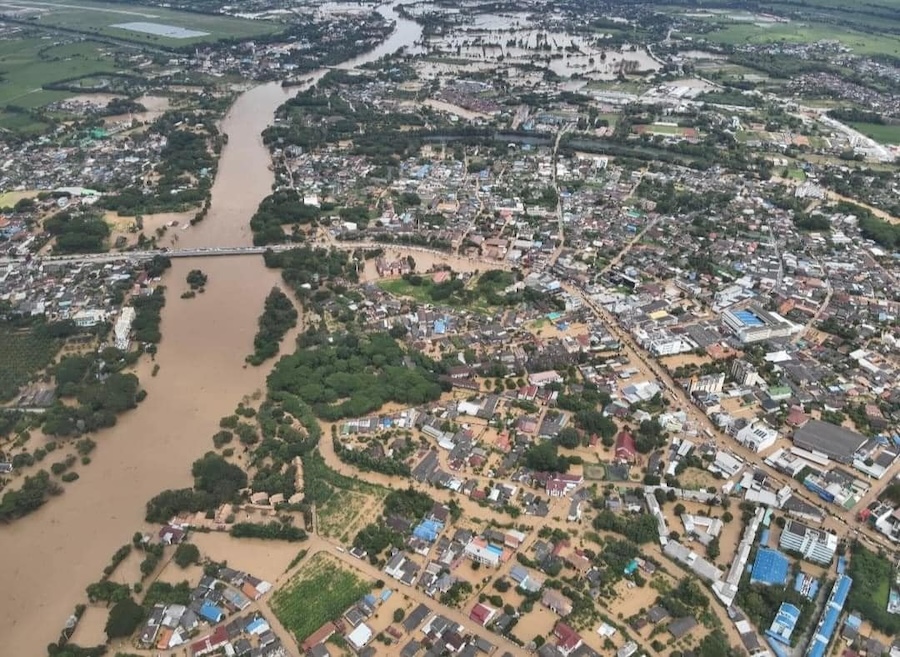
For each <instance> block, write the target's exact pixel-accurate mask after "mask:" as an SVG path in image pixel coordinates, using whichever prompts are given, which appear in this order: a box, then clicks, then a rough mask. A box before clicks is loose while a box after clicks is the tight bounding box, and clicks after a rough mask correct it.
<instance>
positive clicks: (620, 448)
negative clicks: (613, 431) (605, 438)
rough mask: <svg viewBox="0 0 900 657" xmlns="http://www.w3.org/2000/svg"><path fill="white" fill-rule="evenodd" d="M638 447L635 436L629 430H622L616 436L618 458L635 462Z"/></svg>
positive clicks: (627, 461)
mask: <svg viewBox="0 0 900 657" xmlns="http://www.w3.org/2000/svg"><path fill="white" fill-rule="evenodd" d="M636 456H637V449H636V448H635V446H634V436H632V435H631V434H630V433H629V432H627V431H624V430H623V431H620V432H619V435H618V436H616V460H617V461H623V462H625V463H634V459H635V457H636Z"/></svg>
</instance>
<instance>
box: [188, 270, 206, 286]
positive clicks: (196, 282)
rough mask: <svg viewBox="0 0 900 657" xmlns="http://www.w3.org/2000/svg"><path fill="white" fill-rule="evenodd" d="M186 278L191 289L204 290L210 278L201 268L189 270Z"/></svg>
mask: <svg viewBox="0 0 900 657" xmlns="http://www.w3.org/2000/svg"><path fill="white" fill-rule="evenodd" d="M186 280H187V284H188V285H189V286H190V288H191V290H202V289H203V288H204V287H205V286H206V281H207V280H209V277H208V276H207V275H206V274H204V273H203V272H202V271H201V270H200V269H192V270H191V271H189V272H188V275H187V278H186Z"/></svg>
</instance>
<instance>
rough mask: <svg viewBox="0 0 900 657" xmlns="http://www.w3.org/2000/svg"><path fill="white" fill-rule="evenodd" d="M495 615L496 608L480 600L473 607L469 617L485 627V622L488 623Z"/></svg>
mask: <svg viewBox="0 0 900 657" xmlns="http://www.w3.org/2000/svg"><path fill="white" fill-rule="evenodd" d="M493 615H494V610H493V609H491V608H490V607H488V606H487V605H483V604H481V603H480V602H479V603H478V604H477V605H475V606H474V607H472V611H470V612H469V618H470V619H471V620H473V621H475V622H476V623H478V624H479V625H481V626H482V627H484V625H485V623H487V622H488V621H489V620H490V619H491V616H493Z"/></svg>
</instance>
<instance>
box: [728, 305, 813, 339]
mask: <svg viewBox="0 0 900 657" xmlns="http://www.w3.org/2000/svg"><path fill="white" fill-rule="evenodd" d="M722 321H723V322H724V324H725V326H726V327H728V329H729V330H730V331H731V332H732V333H734V334H735V336H737V339H738V340H740V341H741V342H743V343H745V344H746V343H748V342H759V341H760V340H769V339H771V338H786V337H788V336H790V335H793V334H794V333H796V332H798V331H800V330H802V328H803V327H802V326H798V325H797V324H794V323H793V322H789V321H788V320H786V319H785V318H784V317H782V316H781V315H778V314H776V313H771V312H769V311H767V310H763V309H762V308H760V307H758V306H751V307H750V308H747V309H746V310H726V311H725V312H723V313H722Z"/></svg>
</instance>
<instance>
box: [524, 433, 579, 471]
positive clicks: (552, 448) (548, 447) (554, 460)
mask: <svg viewBox="0 0 900 657" xmlns="http://www.w3.org/2000/svg"><path fill="white" fill-rule="evenodd" d="M525 465H526V466H528V467H529V468H531V469H532V470H536V471H538V472H565V471H566V470H568V469H569V461H568V459H565V458H560V456H559V452H558V448H557V446H556V443H554V442H552V441H549V440H544V441H541V442H538V443H535V444H534V445H532V446H531V447H529V448H528V450H527V451H526V452H525Z"/></svg>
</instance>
